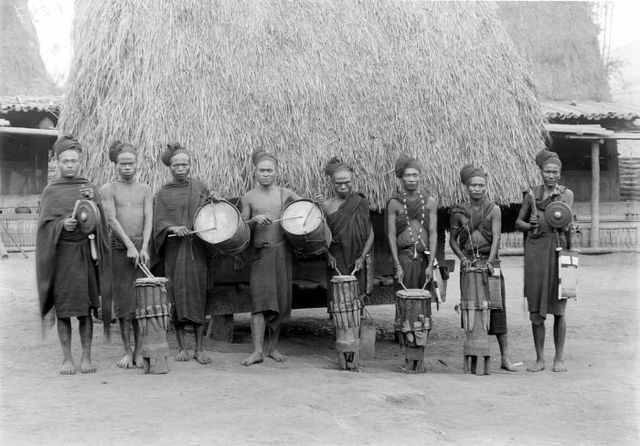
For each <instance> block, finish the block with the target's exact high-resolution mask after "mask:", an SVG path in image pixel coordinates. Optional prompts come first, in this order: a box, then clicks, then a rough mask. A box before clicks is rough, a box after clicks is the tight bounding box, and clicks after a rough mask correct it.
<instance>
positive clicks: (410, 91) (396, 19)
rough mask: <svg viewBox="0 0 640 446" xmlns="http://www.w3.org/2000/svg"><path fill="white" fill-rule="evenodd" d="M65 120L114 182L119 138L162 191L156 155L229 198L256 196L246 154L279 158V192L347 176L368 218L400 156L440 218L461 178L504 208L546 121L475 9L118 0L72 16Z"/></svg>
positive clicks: (98, 169)
mask: <svg viewBox="0 0 640 446" xmlns="http://www.w3.org/2000/svg"><path fill="white" fill-rule="evenodd" d="M77 6H78V8H77V10H76V21H75V27H74V39H73V40H74V60H73V61H72V67H71V73H70V77H69V80H68V94H67V97H66V99H65V105H64V108H63V112H62V116H61V125H62V127H63V129H64V131H66V132H70V133H73V134H74V135H75V136H77V137H78V138H79V139H80V140H81V142H83V143H84V145H85V146H86V147H89V148H90V150H89V153H88V157H87V160H86V164H85V166H84V169H85V174H87V175H88V176H89V177H90V178H92V179H94V180H96V181H98V182H104V181H108V180H110V179H111V178H113V175H114V174H113V169H111V168H108V167H107V166H108V161H107V156H106V147H107V146H108V144H109V143H110V142H111V141H112V140H113V139H119V140H123V141H130V142H132V143H134V144H136V145H138V147H139V148H140V149H141V151H142V159H141V169H140V172H141V174H140V175H141V179H142V180H145V181H149V182H151V183H152V185H153V186H154V187H158V185H159V184H161V183H162V182H163V181H165V180H166V179H167V178H168V169H166V168H165V167H164V166H162V165H161V164H160V162H159V152H160V151H161V149H162V148H163V147H164V145H165V144H166V143H168V142H174V141H178V142H180V143H182V144H183V145H184V146H186V147H188V148H191V149H193V151H194V152H195V159H194V164H195V165H194V166H193V167H194V168H193V172H194V175H195V176H197V177H199V178H201V179H203V180H204V181H205V182H207V183H208V184H209V185H210V186H211V187H212V189H213V190H216V191H218V192H219V193H220V194H221V195H223V196H238V195H240V194H242V193H243V192H244V191H246V190H247V189H249V188H250V187H252V186H253V169H252V166H251V161H250V158H251V153H252V152H253V151H254V150H256V149H258V148H264V149H266V150H268V151H270V152H274V153H275V154H276V155H277V156H279V157H280V159H281V165H282V176H283V179H282V180H283V182H284V184H286V185H288V186H289V187H291V188H292V189H294V190H296V191H297V192H298V193H300V194H302V195H306V196H311V195H313V194H315V193H317V192H318V191H321V190H323V188H324V186H325V185H326V180H325V178H324V176H323V174H322V168H321V167H322V165H323V164H324V162H326V161H327V160H328V159H329V158H330V157H332V156H333V155H339V156H341V157H342V158H343V159H344V160H345V161H346V162H349V163H351V164H352V165H353V166H354V168H355V169H356V172H357V174H358V176H359V182H358V183H359V189H360V190H361V191H363V192H364V193H365V194H367V195H368V197H369V198H370V200H371V202H372V206H373V207H374V208H382V207H384V205H385V202H386V200H387V199H388V197H389V196H390V195H391V194H392V193H394V192H395V189H396V182H395V178H394V177H393V175H392V174H390V173H387V172H388V171H390V170H391V169H392V168H393V163H394V160H395V159H396V157H397V155H398V154H399V153H401V152H406V153H409V154H412V155H415V156H417V157H418V158H419V160H421V162H422V163H423V165H424V171H425V176H426V179H427V187H428V188H429V189H430V190H431V191H432V193H434V194H435V195H436V196H438V197H439V199H440V204H441V205H451V204H453V203H454V202H456V201H458V200H460V199H461V198H462V197H463V196H464V193H463V190H462V188H461V187H460V185H459V181H458V171H459V169H460V168H461V167H462V166H463V165H464V164H466V163H469V162H473V163H476V164H479V165H482V166H484V167H486V168H488V169H489V170H490V171H491V177H490V180H489V187H490V189H491V191H492V193H493V195H494V197H495V198H496V199H498V200H499V201H500V202H502V203H510V202H519V201H521V188H522V187H523V186H524V185H527V184H530V183H532V182H533V181H535V179H536V178H537V170H536V168H535V166H534V163H533V157H534V154H535V153H536V152H537V151H538V150H539V149H540V148H541V147H542V146H543V133H544V129H543V124H542V113H541V111H540V109H539V106H538V102H537V100H536V98H535V94H534V90H533V86H532V83H531V80H530V78H529V77H528V75H527V73H526V71H525V70H524V69H523V66H522V64H521V61H520V59H519V58H518V57H517V56H516V55H515V52H514V49H513V46H512V44H511V42H510V40H509V38H508V36H507V35H506V33H505V32H504V30H503V29H502V28H501V26H500V25H499V22H498V20H497V17H496V11H495V6H493V5H491V4H484V3H430V2H382V1H380V2H368V1H365V2H356V1H320V0H318V1H311V0H310V1H303V2H293V1H264V0H263V1H248V0H242V1H235V0H220V1H213V0H208V1H199V0H184V1H181V2H174V1H169V0H163V1H154V2H150V1H148V2H131V1H125V0H110V1H102V0H101V1H93V2H92V1H86V2H84V1H83V2H78V3H77Z"/></svg>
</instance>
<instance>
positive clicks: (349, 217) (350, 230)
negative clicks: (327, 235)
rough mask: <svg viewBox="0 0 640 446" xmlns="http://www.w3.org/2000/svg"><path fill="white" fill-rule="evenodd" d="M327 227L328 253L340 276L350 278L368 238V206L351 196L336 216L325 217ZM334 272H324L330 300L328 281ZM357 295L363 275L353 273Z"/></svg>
mask: <svg viewBox="0 0 640 446" xmlns="http://www.w3.org/2000/svg"><path fill="white" fill-rule="evenodd" d="M327 224H328V225H329V229H330V230H331V236H332V238H333V243H331V246H330V247H329V252H330V253H331V255H333V256H334V257H335V258H336V264H337V267H338V269H339V270H340V272H341V273H342V274H351V271H353V269H354V267H355V264H356V260H357V259H358V257H360V256H361V255H362V250H363V249H364V245H365V244H366V242H367V238H368V237H369V231H370V228H371V220H370V218H369V202H368V201H367V199H366V198H365V197H364V195H361V194H357V193H353V194H351V195H350V196H349V197H348V198H347V199H346V200H345V202H344V203H342V205H341V206H340V207H339V208H338V210H337V211H336V212H334V213H333V214H331V215H327ZM336 274H337V272H336V271H335V270H334V269H332V268H327V279H328V280H327V286H328V289H329V298H331V290H332V288H331V285H330V281H331V277H333V276H335V275H336ZM356 277H357V279H358V288H359V290H360V293H361V294H362V293H365V291H366V273H365V271H364V269H363V270H360V271H359V272H358V273H356Z"/></svg>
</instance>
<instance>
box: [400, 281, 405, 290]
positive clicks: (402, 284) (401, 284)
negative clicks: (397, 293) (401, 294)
mask: <svg viewBox="0 0 640 446" xmlns="http://www.w3.org/2000/svg"><path fill="white" fill-rule="evenodd" d="M400 286H402V288H404V290H405V291H407V287H406V286H404V283H402V281H400Z"/></svg>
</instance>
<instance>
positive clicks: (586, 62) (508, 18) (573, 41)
mask: <svg viewBox="0 0 640 446" xmlns="http://www.w3.org/2000/svg"><path fill="white" fill-rule="evenodd" d="M498 5H499V6H498V15H499V17H500V19H501V20H502V22H503V25H504V27H505V28H506V30H507V32H508V33H509V35H510V36H511V39H512V40H513V42H514V44H515V46H516V48H517V49H518V52H519V53H520V55H521V56H522V57H523V58H524V59H525V60H526V62H527V65H528V68H529V69H530V70H531V72H532V73H533V80H534V82H535V84H536V88H537V89H538V93H539V95H540V97H541V98H545V99H566V100H580V99H591V100H595V101H607V100H609V85H608V82H607V73H606V69H605V66H604V63H603V61H602V57H601V55H600V49H599V43H598V31H599V30H598V26H597V25H596V24H595V23H594V21H593V16H594V11H593V3H590V2H579V1H569V2H557V1H553V2H549V1H545V2H528V1H527V2H518V1H516V2H499V3H498Z"/></svg>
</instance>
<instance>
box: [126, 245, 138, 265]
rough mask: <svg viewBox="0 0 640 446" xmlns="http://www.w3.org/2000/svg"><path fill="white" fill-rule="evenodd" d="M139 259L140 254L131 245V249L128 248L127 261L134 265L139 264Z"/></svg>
mask: <svg viewBox="0 0 640 446" xmlns="http://www.w3.org/2000/svg"><path fill="white" fill-rule="evenodd" d="M139 258H140V253H139V252H138V250H137V249H136V247H135V246H134V245H131V246H130V247H129V248H127V259H129V260H131V261H133V263H138V259H139Z"/></svg>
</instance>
